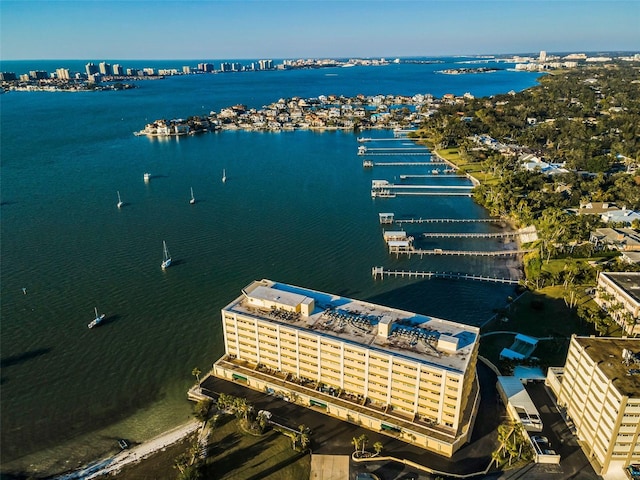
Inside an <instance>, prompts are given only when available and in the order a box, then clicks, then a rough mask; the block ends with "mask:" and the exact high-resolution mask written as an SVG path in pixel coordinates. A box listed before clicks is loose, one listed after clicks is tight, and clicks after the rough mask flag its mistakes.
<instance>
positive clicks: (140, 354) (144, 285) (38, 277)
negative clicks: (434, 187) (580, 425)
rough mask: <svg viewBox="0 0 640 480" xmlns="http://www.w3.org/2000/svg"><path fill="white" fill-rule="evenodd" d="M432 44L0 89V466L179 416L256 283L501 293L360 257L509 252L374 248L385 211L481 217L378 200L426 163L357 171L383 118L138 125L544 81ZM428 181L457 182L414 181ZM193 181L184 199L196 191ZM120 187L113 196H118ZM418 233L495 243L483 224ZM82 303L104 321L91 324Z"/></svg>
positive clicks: (501, 267)
mask: <svg viewBox="0 0 640 480" xmlns="http://www.w3.org/2000/svg"><path fill="white" fill-rule="evenodd" d="M438 60H439V61H441V62H442V63H437V64H432V63H420V64H416V63H412V64H405V63H400V64H391V65H388V66H381V67H353V68H331V69H318V70H296V71H272V72H246V73H234V74H218V75H190V76H180V77H169V78H165V79H163V80H146V81H138V82H136V86H137V88H136V89H132V90H126V91H118V92H110V91H105V92H77V93H67V92H58V93H51V92H10V93H6V94H3V95H1V96H0V102H1V108H2V109H1V115H0V119H1V135H2V137H1V146H0V154H1V162H2V163H1V178H0V181H1V195H2V207H1V225H0V227H1V231H0V234H1V259H2V265H1V267H2V270H1V282H0V288H1V294H2V297H1V305H0V314H1V323H0V327H1V338H0V340H1V356H2V370H1V382H2V383H1V387H2V389H1V403H2V411H1V415H2V418H1V419H2V428H1V430H2V431H1V435H2V437H1V442H2V459H1V460H2V467H1V468H2V472H3V473H11V472H28V473H30V474H33V475H42V474H50V473H54V472H60V471H65V470H69V469H72V468H76V467H77V466H79V465H82V464H84V463H86V462H88V461H90V460H93V459H97V458H100V457H101V456H105V455H108V454H110V453H113V452H115V451H116V450H117V439H118V438H127V439H129V440H130V441H132V442H141V441H144V440H145V439H148V438H150V437H152V436H155V435H157V434H158V433H160V432H162V431H163V430H166V429H168V428H171V427H173V426H175V425H177V424H179V423H182V422H184V421H186V420H187V419H189V418H190V416H191V405H190V404H189V402H188V401H187V400H186V390H187V389H188V387H189V386H190V385H192V384H193V382H194V377H193V376H192V374H191V372H192V370H193V369H194V368H195V367H198V368H199V369H200V370H202V371H203V372H207V371H208V370H209V369H210V368H211V364H212V363H213V362H214V361H215V360H216V359H218V358H219V357H220V355H221V354H222V352H223V346H222V339H221V336H222V335H221V323H220V309H221V308H222V307H224V306H225V305H226V304H227V303H228V302H230V301H231V300H233V299H234V298H235V297H237V296H238V295H239V294H240V291H241V289H242V288H243V287H244V286H246V285H247V284H249V283H250V282H251V281H253V280H255V279H261V278H269V279H273V280H277V281H280V282H285V283H291V284H295V285H301V286H304V287H308V288H312V289H316V290H320V291H325V292H331V293H336V294H340V295H344V296H349V297H353V298H358V299H362V300H368V301H372V302H376V303H381V304H385V305H389V306H393V307H398V308H403V309H407V310H413V311H417V312H420V313H424V314H428V315H433V316H436V317H442V318H446V319H450V320H455V321H459V322H464V323H467V324H471V325H480V324H482V323H483V322H485V321H486V320H487V319H488V318H490V317H491V316H492V315H493V312H494V311H495V309H497V308H500V307H502V306H503V305H504V304H505V302H506V299H507V297H508V296H509V295H512V294H513V287H509V286H504V285H498V284H490V283H481V282H472V281H455V280H435V279H434V280H419V279H418V280H416V279H411V280H409V279H394V278H387V279H385V280H374V279H373V278H372V275H371V268H372V267H373V266H384V267H385V268H388V269H392V270H393V269H405V270H408V269H412V270H431V271H441V272H442V271H450V272H468V273H475V274H481V275H491V276H499V277H506V276H508V275H509V271H508V265H507V263H506V261H505V260H504V259H490V258H485V257H425V258H423V259H420V258H419V257H416V256H412V257H411V258H407V257H399V258H396V257H392V256H390V255H389V254H388V253H387V250H386V246H385V244H384V241H383V239H382V228H381V225H380V224H379V222H378V213H379V212H394V213H395V214H396V216H406V217H411V216H415V217H432V218H484V217H487V212H485V211H484V210H483V209H482V208H480V207H479V206H477V205H475V204H474V203H473V201H472V200H471V199H470V198H467V197H420V196H411V197H400V196H399V197H397V198H393V199H380V198H377V199H372V198H371V195H370V188H371V180H372V179H387V180H389V181H392V182H393V181H396V180H395V179H397V178H398V177H399V176H400V175H402V174H426V173H430V171H431V169H428V168H425V167H375V168H374V169H364V168H363V167H362V159H363V157H361V156H357V154H356V152H357V146H358V143H357V141H356V137H357V136H358V135H361V136H371V137H382V138H385V137H386V138H388V137H391V136H392V133H391V132H385V131H371V132H364V134H363V133H362V132H360V133H354V132H342V131H327V132H312V131H296V132H280V133H255V132H244V131H233V132H220V133H208V134H203V135H200V136H193V137H187V138H179V139H176V138H173V139H164V140H162V139H150V138H147V137H136V136H134V135H133V133H132V132H134V131H137V130H139V129H141V128H143V127H144V125H145V124H146V123H148V122H150V121H153V120H155V119H159V118H186V117H187V116H190V115H201V114H206V113H208V112H209V111H211V110H215V111H219V110H220V109H221V108H223V107H227V106H231V105H234V104H239V103H240V104H245V105H247V106H249V107H255V108H260V107H262V106H263V105H266V104H268V103H271V102H273V101H276V100H278V99H279V98H290V97H293V96H299V97H317V96H319V95H322V94H325V95H328V94H338V95H346V96H353V95H356V94H360V93H362V94H365V95H375V94H403V95H412V94H416V93H431V94H433V95H435V96H441V95H443V94H445V93H454V94H456V95H461V94H463V93H465V92H470V93H472V94H473V95H475V96H488V95H493V94H497V93H504V92H507V91H510V90H516V91H517V90H522V89H525V88H528V87H530V86H532V85H534V84H535V81H536V80H535V79H536V77H537V75H536V74H531V73H523V72H514V71H508V70H501V71H498V72H494V73H490V74H468V75H453V76H452V75H441V74H438V73H435V72H436V70H440V69H443V68H456V67H459V66H468V64H467V65H461V64H460V63H459V62H463V61H465V59H461V58H447V59H438ZM85 63H86V61H63V60H60V61H42V62H35V61H23V62H2V63H1V66H0V69H1V70H2V71H14V72H16V73H24V72H27V71H29V70H33V69H43V70H47V71H52V70H54V69H55V68H57V67H67V68H70V69H72V70H74V69H75V70H76V71H81V70H83V65H84V64H85ZM111 63H121V64H123V66H125V68H126V67H127V66H132V67H146V66H155V67H156V68H158V67H160V68H171V67H178V65H180V66H181V65H184V64H189V63H188V62H185V61H176V62H171V61H163V62H157V61H156V62H153V61H148V62H141V61H135V62H129V63H132V65H126V63H127V62H125V61H122V62H117V61H112V62H111ZM487 65H489V66H492V65H493V64H492V63H491V62H489V63H488V64H487ZM497 66H498V67H499V68H505V67H509V66H511V65H508V64H504V63H500V64H497ZM380 143H381V144H382V142H380ZM372 145H373V144H372ZM385 146H386V145H385ZM384 158H385V157H377V159H376V161H377V160H378V159H380V161H382V159H384ZM393 158H394V159H397V158H402V160H403V161H423V160H424V158H425V157H419V156H403V157H393ZM223 169H224V170H225V171H226V176H227V181H226V182H225V183H223V182H222V181H221V177H222V171H223ZM144 172H149V173H150V174H151V176H152V178H151V180H150V181H149V182H144V181H143V173H144ZM436 180H438V181H440V182H446V181H449V182H451V180H450V179H449V180H444V179H430V180H424V181H425V182H434V181H436ZM454 183H457V184H466V181H465V180H463V179H456V181H455V182H454ZM191 188H193V191H194V195H195V197H196V200H197V202H196V204H195V205H190V204H189V199H190V189H191ZM118 191H119V192H120V195H121V198H122V200H123V201H124V202H125V205H124V206H123V207H122V208H120V209H118V208H117V207H116V203H117V192H118ZM394 228H395V227H394ZM403 228H405V229H406V230H407V231H408V233H409V234H412V235H414V236H416V237H418V236H419V235H420V233H421V232H427V231H478V232H491V231H496V227H495V226H492V225H491V224H456V225H439V224H428V225H426V224H425V225H405V226H404V227H403ZM163 241H166V242H167V245H168V247H169V250H170V252H171V254H172V257H173V261H174V264H173V265H172V266H171V267H170V268H169V269H167V270H166V271H163V270H162V269H161V268H160V262H161V260H162V242H163ZM492 242H493V245H492ZM421 245H422V246H423V248H443V249H471V250H473V249H486V250H491V249H494V248H501V247H500V246H498V245H496V244H495V241H488V240H455V241H454V240H451V239H449V240H434V239H429V241H428V242H426V241H423V242H422V244H421ZM94 307H97V308H98V311H99V312H100V313H105V314H106V320H105V322H104V323H103V324H102V325H100V326H99V327H98V328H95V329H91V330H90V329H88V328H87V324H88V323H89V322H90V321H91V320H92V319H93V317H94Z"/></svg>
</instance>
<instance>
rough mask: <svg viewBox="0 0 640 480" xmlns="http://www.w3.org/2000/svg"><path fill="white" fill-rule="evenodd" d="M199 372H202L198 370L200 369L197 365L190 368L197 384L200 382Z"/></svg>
mask: <svg viewBox="0 0 640 480" xmlns="http://www.w3.org/2000/svg"><path fill="white" fill-rule="evenodd" d="M201 373H202V372H201V371H200V369H199V368H198V367H195V368H194V369H193V370H191V375H193V376H194V377H196V381H197V382H198V384H200V374H201Z"/></svg>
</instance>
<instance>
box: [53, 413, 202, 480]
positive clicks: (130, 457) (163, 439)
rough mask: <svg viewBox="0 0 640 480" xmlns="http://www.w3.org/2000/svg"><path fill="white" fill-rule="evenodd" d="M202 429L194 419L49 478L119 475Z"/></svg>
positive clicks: (67, 478) (58, 479)
mask: <svg viewBox="0 0 640 480" xmlns="http://www.w3.org/2000/svg"><path fill="white" fill-rule="evenodd" d="M200 428H201V423H200V422H199V421H197V420H195V419H194V420H191V421H189V422H187V423H185V424H182V425H179V426H178V427H175V428H172V429H171V430H167V431H166V432H164V433H161V434H160V435H158V436H156V437H154V438H152V439H150V440H148V441H146V442H143V443H141V444H139V445H136V446H134V447H131V448H128V449H126V450H122V451H121V452H119V453H117V454H116V455H113V456H111V457H107V458H104V459H102V460H97V461H95V462H93V463H91V464H89V465H86V466H83V467H81V468H79V469H76V470H73V471H72V472H67V473H63V474H60V475H55V476H52V477H47V478H49V479H51V480H74V479H83V480H89V479H91V478H96V477H99V476H101V475H108V474H117V473H118V472H119V471H120V469H121V468H122V467H124V466H126V465H130V464H132V463H137V462H140V461H142V460H145V459H147V458H148V457H150V456H151V455H153V454H154V453H156V452H158V451H161V450H162V449H163V448H165V447H168V446H169V445H173V444H174V443H177V442H179V441H181V440H183V439H184V438H186V437H187V436H189V435H191V434H192V433H194V432H196V431H197V430H198V429H200Z"/></svg>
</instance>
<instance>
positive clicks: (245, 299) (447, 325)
mask: <svg viewBox="0 0 640 480" xmlns="http://www.w3.org/2000/svg"><path fill="white" fill-rule="evenodd" d="M224 310H225V311H228V312H237V313H242V314H244V315H250V316H255V317H258V318H260V319H263V320H268V321H270V322H272V323H277V324H282V325H287V326H291V327H293V328H296V329H303V330H308V331H313V333H314V334H319V335H322V336H324V337H327V338H335V339H336V340H338V341H342V342H349V343H351V344H359V345H362V346H363V347H364V348H368V349H375V350H378V351H382V352H388V353H389V354H392V355H394V356H403V357H406V358H409V359H411V360H417V361H419V362H421V363H427V364H432V365H435V366H437V367H439V368H444V369H448V370H452V371H456V372H464V371H465V370H466V368H467V366H468V364H469V361H470V357H471V355H472V352H473V349H474V346H475V344H476V342H477V341H478V338H479V330H478V328H476V327H471V326H467V325H463V324H459V323H455V322H452V321H448V320H443V319H440V318H435V317H430V316H426V315H420V314H416V313H411V312H406V311H402V310H398V309H394V308H390V307H385V306H381V305H376V304H373V303H368V302H364V301H360V300H353V299H350V298H345V297H341V296H338V295H332V294H328V293H322V292H317V291H315V290H310V289H306V288H302V287H296V286H293V285H287V284H283V283H278V282H273V281H271V280H260V281H255V282H253V283H251V284H250V285H248V286H247V287H246V288H244V289H243V290H242V295H241V296H240V297H238V298H237V299H236V300H234V301H233V302H231V303H230V304H229V305H227V306H226V307H225V308H224Z"/></svg>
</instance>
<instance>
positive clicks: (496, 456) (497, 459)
mask: <svg viewBox="0 0 640 480" xmlns="http://www.w3.org/2000/svg"><path fill="white" fill-rule="evenodd" d="M501 448H502V447H500V448H498V449H497V450H494V451H493V452H491V463H493V462H495V463H496V468H497V467H498V465H499V464H500V460H501V459H502V454H501V453H500V449H501Z"/></svg>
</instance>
